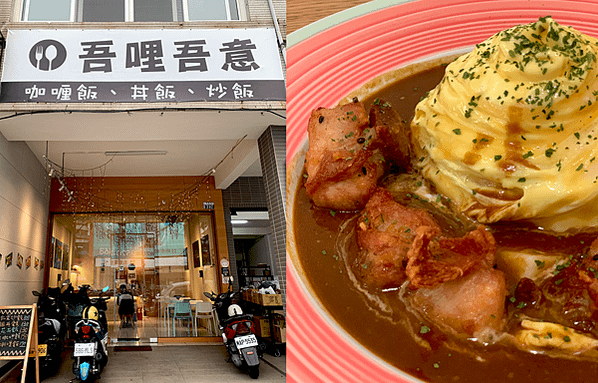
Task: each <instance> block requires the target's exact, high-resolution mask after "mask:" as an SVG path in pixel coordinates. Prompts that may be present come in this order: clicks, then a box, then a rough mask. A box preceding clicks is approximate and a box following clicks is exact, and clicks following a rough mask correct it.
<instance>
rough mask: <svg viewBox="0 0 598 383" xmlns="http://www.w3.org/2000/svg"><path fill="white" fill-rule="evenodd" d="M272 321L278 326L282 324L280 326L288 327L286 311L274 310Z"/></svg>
mask: <svg viewBox="0 0 598 383" xmlns="http://www.w3.org/2000/svg"><path fill="white" fill-rule="evenodd" d="M272 322H273V323H274V325H276V326H280V327H286V326H287V324H286V320H285V317H284V311H279V310H276V311H272Z"/></svg>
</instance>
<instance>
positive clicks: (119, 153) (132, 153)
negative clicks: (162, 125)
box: [104, 150, 168, 157]
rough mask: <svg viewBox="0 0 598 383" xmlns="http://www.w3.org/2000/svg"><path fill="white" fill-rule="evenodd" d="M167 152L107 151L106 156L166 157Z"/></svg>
mask: <svg viewBox="0 0 598 383" xmlns="http://www.w3.org/2000/svg"><path fill="white" fill-rule="evenodd" d="M166 153H168V152H167V151H166V150H107V151H105V152H104V154H105V155H106V156H108V157H112V156H165V155H166Z"/></svg>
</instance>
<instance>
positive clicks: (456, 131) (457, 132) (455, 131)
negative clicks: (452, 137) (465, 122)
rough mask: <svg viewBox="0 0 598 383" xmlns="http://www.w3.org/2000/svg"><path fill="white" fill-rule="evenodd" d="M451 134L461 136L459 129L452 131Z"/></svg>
mask: <svg viewBox="0 0 598 383" xmlns="http://www.w3.org/2000/svg"><path fill="white" fill-rule="evenodd" d="M453 133H455V134H456V135H457V136H460V135H461V129H453Z"/></svg>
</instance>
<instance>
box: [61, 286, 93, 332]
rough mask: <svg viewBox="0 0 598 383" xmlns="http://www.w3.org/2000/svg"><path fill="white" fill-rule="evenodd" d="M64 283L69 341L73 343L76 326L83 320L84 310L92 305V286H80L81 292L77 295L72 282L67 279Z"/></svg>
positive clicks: (63, 295)
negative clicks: (90, 294)
mask: <svg viewBox="0 0 598 383" xmlns="http://www.w3.org/2000/svg"><path fill="white" fill-rule="evenodd" d="M64 283H65V286H66V288H63V292H62V297H63V298H62V299H63V301H64V302H65V303H66V305H67V323H68V340H69V342H72V340H73V338H74V333H75V324H77V323H78V322H79V321H80V320H81V319H82V318H83V310H84V309H85V308H86V307H88V306H89V305H91V301H90V300H89V290H90V289H91V286H89V285H83V286H80V287H79V291H78V292H76V293H75V289H74V288H73V285H72V284H71V282H70V280H68V279H67V280H66V281H65V282H64Z"/></svg>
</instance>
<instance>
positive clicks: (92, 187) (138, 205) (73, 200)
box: [44, 135, 247, 230]
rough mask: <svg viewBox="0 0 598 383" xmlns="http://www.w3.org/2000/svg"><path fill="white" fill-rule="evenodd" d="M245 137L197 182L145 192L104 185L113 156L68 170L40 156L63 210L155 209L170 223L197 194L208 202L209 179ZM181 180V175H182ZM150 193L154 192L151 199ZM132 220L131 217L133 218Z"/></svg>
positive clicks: (189, 208) (186, 213) (187, 213)
mask: <svg viewBox="0 0 598 383" xmlns="http://www.w3.org/2000/svg"><path fill="white" fill-rule="evenodd" d="M246 137H247V135H244V136H243V137H241V138H240V139H239V140H237V142H236V143H235V144H234V145H233V146H232V148H231V149H230V150H229V151H228V152H227V154H226V155H225V156H224V157H223V158H222V160H220V161H219V162H218V163H217V164H216V165H215V166H213V167H211V168H210V169H209V170H208V171H206V172H205V173H203V174H201V175H200V176H199V177H198V179H197V181H194V182H192V183H191V184H189V185H185V184H184V181H182V184H181V185H180V186H181V187H173V186H172V185H167V186H165V187H164V188H163V189H155V190H151V191H149V192H148V191H147V190H145V189H140V190H137V191H135V190H131V189H130V186H129V187H128V188H127V189H125V190H117V189H114V188H113V184H114V183H111V187H108V186H107V182H106V179H107V178H109V177H106V173H107V167H108V165H109V164H110V163H111V162H112V160H113V157H112V158H110V159H109V160H108V161H107V162H105V163H103V164H102V165H100V166H97V167H94V168H91V169H68V168H65V167H64V166H60V165H58V164H56V163H55V162H53V161H51V160H49V159H48V157H47V156H44V160H45V161H46V166H47V168H48V177H50V179H55V180H56V181H57V182H58V183H59V188H58V191H60V192H61V193H62V197H63V199H62V204H63V207H64V209H63V210H69V211H71V212H72V213H96V214H100V215H103V214H106V215H108V214H110V213H114V212H127V213H132V214H133V215H136V214H137V213H142V212H159V213H160V215H161V216H162V220H163V222H164V223H167V224H168V225H172V226H173V230H176V229H175V228H174V226H175V225H176V224H177V223H179V222H182V221H185V220H187V219H189V218H190V217H191V214H192V212H193V211H197V210H199V209H198V207H197V206H198V197H199V195H200V194H201V195H203V196H204V197H205V198H207V201H204V202H212V192H213V191H214V190H215V189H214V187H213V186H212V185H211V182H210V178H211V177H213V176H214V174H216V172H217V169H218V167H219V166H220V165H222V163H223V162H224V161H225V160H226V159H227V158H228V157H229V156H231V155H232V154H233V152H234V150H235V149H236V148H237V147H238V146H239V145H240V144H241V142H243V140H244V139H245V138H246ZM183 179H185V178H183ZM151 194H155V198H152V195H151ZM133 219H135V217H133Z"/></svg>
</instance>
